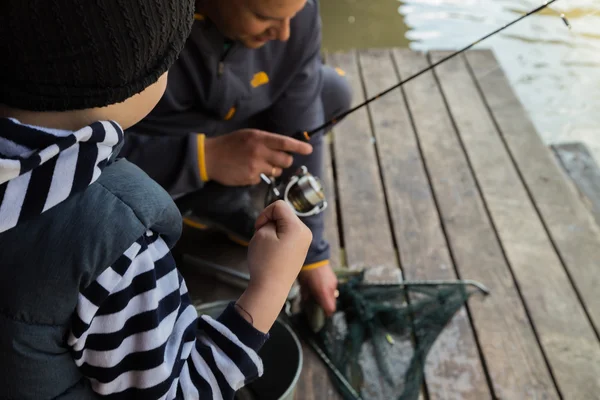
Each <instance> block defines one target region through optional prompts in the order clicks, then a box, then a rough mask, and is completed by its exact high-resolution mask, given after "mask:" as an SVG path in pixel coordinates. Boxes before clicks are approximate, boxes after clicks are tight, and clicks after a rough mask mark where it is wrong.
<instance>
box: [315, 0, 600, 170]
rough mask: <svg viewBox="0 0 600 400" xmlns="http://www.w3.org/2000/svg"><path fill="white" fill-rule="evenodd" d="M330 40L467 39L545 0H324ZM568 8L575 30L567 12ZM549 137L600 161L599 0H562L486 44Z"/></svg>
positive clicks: (419, 46) (429, 46) (332, 44)
mask: <svg viewBox="0 0 600 400" xmlns="http://www.w3.org/2000/svg"><path fill="white" fill-rule="evenodd" d="M320 4H321V13H322V17H323V47H324V49H325V50H329V51H336V50H347V49H351V48H359V49H360V48H368V47H392V46H398V47H410V48H411V49H414V50H422V51H425V50H447V49H453V50H454V49H458V48H461V47H464V46H465V45H467V44H469V43H470V42H472V41H474V40H476V39H477V38H479V37H481V36H483V35H484V34H486V33H488V32H490V31H492V30H494V29H495V28H497V27H500V26H502V25H504V24H505V23H507V22H510V21H511V20H513V19H515V18H517V17H519V16H520V15H522V14H524V13H526V12H527V11H529V10H530V9H533V8H535V7H537V6H539V5H540V4H541V2H540V1H539V0H512V1H511V0H405V1H402V2H400V1H398V0H321V2H320ZM561 13H564V14H565V15H566V17H567V19H568V20H569V22H570V23H571V26H572V29H571V30H569V29H568V28H567V27H566V26H565V24H564V23H563V21H562V20H561V19H560V14H561ZM478 48H492V49H493V50H494V52H495V54H496V57H497V58H498V60H499V62H500V65H501V66H502V68H503V69H504V71H505V72H506V74H507V75H508V78H509V80H510V82H511V84H512V86H513V88H514V89H515V90H516V92H517V95H518V96H519V98H520V99H521V101H522V102H523V105H524V106H525V108H526V109H527V111H528V112H529V115H530V117H531V119H532V120H533V122H534V124H535V126H536V128H537V130H538V132H539V134H540V135H541V137H542V138H543V140H544V141H545V142H546V143H548V144H552V143H561V142H570V141H581V142H583V143H585V144H586V145H587V146H588V148H589V149H590V150H591V151H592V153H593V154H594V155H595V157H596V160H597V161H598V162H599V163H600V0H559V1H557V2H556V3H554V4H553V5H552V10H548V9H546V10H544V11H543V12H541V13H539V14H536V15H533V16H530V17H528V18H527V19H525V20H523V21H521V22H520V23H519V24H517V25H514V26H513V27H511V28H508V29H507V30H505V31H504V32H502V33H500V34H498V35H496V36H494V37H492V38H491V39H489V40H487V41H485V42H484V43H482V44H480V45H479V46H478Z"/></svg>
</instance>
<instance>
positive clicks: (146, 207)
mask: <svg viewBox="0 0 600 400" xmlns="http://www.w3.org/2000/svg"><path fill="white" fill-rule="evenodd" d="M148 229H152V230H153V231H154V232H156V233H158V234H160V235H161V236H162V238H163V239H164V240H165V242H166V243H167V244H168V245H169V247H172V246H173V245H174V244H175V242H176V241H177V240H178V238H179V235H180V234H181V215H180V214H179V211H178V209H177V208H176V206H175V204H174V203H173V201H172V200H171V198H170V197H169V195H168V194H167V193H166V192H165V191H164V190H163V189H162V188H161V187H160V186H158V185H157V184H156V183H155V182H154V181H152V180H151V179H150V178H148V176H147V175H146V174H145V173H143V172H142V171H141V170H140V169H138V168H137V167H136V166H134V165H133V164H130V163H129V162H127V161H125V160H119V161H117V162H115V163H113V164H111V165H109V166H107V167H106V168H105V169H104V171H103V173H102V175H101V176H100V178H99V179H98V181H96V182H95V183H93V184H92V185H90V186H89V187H88V189H87V190H85V191H84V192H82V193H79V194H76V195H73V196H72V197H70V198H69V199H67V200H65V201H64V202H63V203H61V204H59V205H57V206H56V207H54V208H52V209H50V210H48V211H46V212H44V213H42V214H41V215H39V216H37V217H35V218H32V219H30V220H27V221H25V222H23V223H20V224H19V225H17V226H16V227H15V228H13V229H10V230H8V231H6V232H4V233H1V234H0V273H1V277H2V279H1V280H0V398H1V399H36V400H37V399H49V398H60V399H91V398H96V397H97V396H95V395H94V393H93V392H92V390H91V388H90V385H89V382H88V381H87V380H86V379H85V378H84V377H83V376H82V375H81V373H80V372H79V369H78V367H77V366H76V365H75V362H74V360H73V357H72V355H71V352H70V349H69V347H68V346H67V344H66V341H67V339H68V335H69V331H70V321H71V317H72V315H73V313H74V311H75V307H76V305H77V298H78V293H79V292H80V291H81V290H82V289H83V288H85V287H87V286H88V285H89V284H90V283H91V282H93V281H94V280H95V279H96V278H97V276H98V275H99V274H100V273H101V272H102V271H103V270H104V269H105V268H106V267H108V266H110V265H111V264H112V263H113V262H114V261H115V260H116V259H117V258H118V257H119V256H120V255H121V254H123V252H124V251H125V250H127V248H128V247H129V246H131V244H133V242H135V241H136V240H137V239H138V238H139V237H141V236H142V235H143V234H144V233H145V232H146V231H147V230H148Z"/></svg>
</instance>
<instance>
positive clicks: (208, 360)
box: [69, 232, 268, 399]
mask: <svg viewBox="0 0 600 400" xmlns="http://www.w3.org/2000/svg"><path fill="white" fill-rule="evenodd" d="M267 337H268V335H264V334H262V333H261V332H259V331H257V330H256V329H254V328H253V327H252V326H251V325H250V324H249V323H248V322H247V321H246V320H244V319H243V318H242V317H241V316H240V315H239V314H238V313H237V311H235V310H234V309H233V307H232V305H230V306H229V307H228V308H227V309H226V310H225V311H224V312H223V313H222V314H221V316H220V317H219V318H217V319H213V318H210V317H208V316H201V317H200V318H199V317H198V314H197V312H196V309H195V308H194V306H193V305H192V304H191V302H190V298H189V296H188V293H187V288H186V285H185V282H184V280H183V278H182V276H181V275H180V274H179V272H178V270H177V268H176V267H175V262H174V260H173V257H172V256H171V253H170V251H169V248H168V247H167V245H166V244H165V242H164V241H163V240H162V239H161V238H160V237H159V236H158V235H155V234H153V233H152V232H147V234H146V235H144V236H143V237H142V238H140V239H139V240H137V241H136V242H135V243H134V244H133V245H132V246H131V247H130V248H129V249H128V250H127V251H126V252H125V253H124V254H123V255H122V256H121V257H120V258H119V259H118V260H117V261H116V262H115V263H114V264H113V265H112V266H110V267H109V268H107V269H106V270H105V271H103V272H102V273H101V274H100V276H98V278H97V279H96V280H95V281H94V282H93V283H92V284H91V285H90V286H88V287H87V288H85V289H84V290H82V292H81V293H80V294H79V300H78V304H77V310H76V312H75V315H74V318H73V323H72V329H71V334H70V337H69V346H70V347H71V349H72V352H73V355H74V358H75V362H76V364H77V365H78V366H79V368H80V370H81V371H82V373H83V375H84V376H86V377H87V378H88V379H90V381H91V384H92V388H93V390H94V391H95V392H97V393H98V394H100V395H104V396H108V397H111V398H145V399H146V398H147V399H174V398H178V399H179V398H183V399H199V398H201V399H232V398H233V396H234V393H235V391H236V390H238V389H239V388H241V387H242V386H244V385H245V384H247V383H249V382H250V381H252V380H253V379H255V378H257V377H259V376H260V375H262V373H263V366H262V361H261V360H260V358H259V356H258V354H257V351H258V349H259V348H260V347H261V346H262V345H263V344H264V342H265V341H266V339H267Z"/></svg>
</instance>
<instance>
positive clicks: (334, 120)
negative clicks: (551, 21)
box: [293, 0, 571, 142]
mask: <svg viewBox="0 0 600 400" xmlns="http://www.w3.org/2000/svg"><path fill="white" fill-rule="evenodd" d="M556 1H558V0H549V1H546V2H544V4H542V5H541V6H539V7H536V8H534V9H533V10H531V11H529V12H528V13H526V14H523V15H521V16H520V17H519V18H517V19H515V20H513V21H511V22H509V23H507V24H506V25H504V26H502V27H500V28H498V29H496V30H494V31H493V32H490V33H488V34H487V35H485V36H483V37H481V38H480V39H477V40H476V41H474V42H473V43H471V44H469V45H468V46H465V47H464V48H462V49H460V50H457V51H455V52H454V53H451V54H449V55H448V56H446V57H444V58H442V59H440V60H439V61H437V62H435V63H433V64H431V65H430V66H428V67H427V68H424V69H422V70H421V71H419V72H417V73H415V74H414V75H411V76H409V77H408V78H406V79H404V80H402V81H400V82H398V83H397V84H395V85H394V86H392V87H390V88H388V89H385V90H384V91H382V92H381V93H379V94H376V95H375V96H373V97H371V98H370V99H367V100H366V101H364V102H362V103H360V104H359V105H357V106H355V107H353V108H351V109H349V110H348V111H345V112H343V113H341V114H339V115H337V116H335V117H333V118H332V119H330V120H329V121H327V122H325V123H324V124H323V125H321V126H318V127H316V128H314V129H312V130H309V131H304V132H298V133H296V134H295V135H294V136H293V137H294V139H298V140H301V141H304V142H308V141H309V140H310V138H311V137H312V136H314V135H315V134H317V133H318V132H320V131H322V130H324V129H328V128H331V127H332V126H333V125H335V124H336V123H337V122H338V121H340V120H341V119H343V118H345V117H347V116H348V115H350V114H352V113H353V112H355V111H357V110H360V109H361V108H363V107H365V106H367V105H368V104H370V103H371V102H373V101H375V100H377V99H378V98H380V97H382V96H385V95H386V94H388V93H389V92H391V91H393V90H394V89H397V88H399V87H400V86H402V85H404V84H406V83H408V82H410V81H412V80H413V79H415V78H418V77H419V76H421V75H423V74H424V73H426V72H429V71H431V70H432V69H434V68H435V67H437V66H439V65H440V64H443V63H445V62H446V61H448V60H450V59H452V58H454V57H456V56H458V55H460V54H462V53H464V52H466V51H467V50H469V49H471V48H472V47H473V46H475V45H477V44H479V43H481V42H483V41H484V40H486V39H489V38H490V37H492V36H494V35H496V34H498V33H500V32H502V31H503V30H505V29H507V28H509V27H511V26H512V25H514V24H516V23H518V22H520V21H522V20H523V19H525V18H527V17H529V16H531V15H533V14H536V13H538V12H540V11H541V10H543V9H545V8H548V7H549V6H550V5H552V3H555V2H556ZM560 18H561V19H562V21H563V22H564V24H565V25H566V26H567V27H568V28H569V29H571V24H570V23H569V21H568V20H567V18H566V17H565V15H564V14H560Z"/></svg>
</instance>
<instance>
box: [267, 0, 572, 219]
mask: <svg viewBox="0 0 600 400" xmlns="http://www.w3.org/2000/svg"><path fill="white" fill-rule="evenodd" d="M557 1H558V0H549V1H546V2H545V3H544V4H542V5H541V6H539V7H536V8H534V9H532V10H531V11H529V12H527V13H525V14H523V15H521V16H520V17H519V18H516V19H515V20H513V21H511V22H509V23H507V24H505V25H503V26H501V27H500V28H498V29H496V30H494V31H493V32H490V33H488V34H487V35H485V36H483V37H482V38H480V39H478V40H476V41H474V42H472V43H471V44H469V45H467V46H465V47H464V48H462V49H460V50H458V51H455V52H453V53H451V54H449V55H447V56H446V57H443V58H442V59H440V60H438V61H437V62H435V63H433V64H431V65H430V66H428V67H426V68H424V69H422V70H421V71H419V72H417V73H415V74H414V75H412V76H409V77H408V78H406V79H404V80H402V81H400V82H398V83H397V84H395V85H393V86H392V87H390V88H388V89H386V90H384V91H382V92H380V93H379V94H377V95H375V96H373V97H371V98H369V99H367V100H366V101H364V102H363V103H361V104H359V105H357V106H355V107H353V108H351V109H349V110H347V111H345V112H343V113H341V114H339V115H338V116H336V117H334V118H332V119H331V120H329V121H327V122H325V123H324V124H322V125H321V126H319V127H317V128H314V129H312V130H309V131H304V132H298V133H296V134H295V135H293V137H294V138H295V139H298V140H301V141H305V142H308V141H309V140H310V138H311V137H312V136H313V135H315V134H316V133H318V132H321V131H322V130H326V129H328V128H331V127H332V126H333V125H335V124H336V123H337V122H338V121H340V120H341V119H342V118H345V117H346V116H348V115H350V114H352V113H353V112H355V111H357V110H359V109H361V108H363V107H365V106H367V105H368V104H370V103H371V102H373V101H375V100H377V99H378V98H380V97H382V96H385V95H386V94H388V93H390V92H391V91H393V90H395V89H397V88H399V87H401V86H402V85H404V84H406V83H408V82H410V81H412V80H413V79H415V78H417V77H419V76H421V75H423V74H425V73H426V72H429V71H431V70H433V69H434V68H435V67H437V66H439V65H440V64H443V63H445V62H446V61H448V60H450V59H452V58H454V57H456V56H458V55H460V54H462V53H464V52H466V51H467V50H469V49H471V48H472V47H473V46H476V45H477V44H479V43H481V42H483V41H484V40H486V39H488V38H490V37H492V36H494V35H496V34H497V33H500V32H502V31H503V30H505V29H507V28H509V27H510V26H512V25H514V24H516V23H518V22H519V21H521V20H523V19H525V18H527V17H529V16H530V15H533V14H535V13H537V12H539V11H541V10H543V9H546V8H548V9H549V10H552V11H553V12H555V13H557V14H559V15H560V18H561V19H562V21H563V23H564V24H565V25H566V26H567V27H568V28H569V29H571V24H570V23H569V21H568V20H567V18H566V17H565V14H562V13H558V12H556V11H555V10H553V9H552V8H549V6H550V5H551V4H553V3H555V2H557ZM260 177H261V179H262V180H263V181H264V182H265V183H266V184H267V185H268V187H269V189H268V191H267V194H266V196H265V206H266V205H268V204H271V203H272V202H274V201H276V200H283V201H285V202H286V203H287V204H288V205H290V207H291V208H292V210H294V212H295V213H296V215H298V216H299V217H309V216H312V215H317V214H320V213H322V212H323V211H324V210H325V209H326V208H327V200H326V196H325V192H324V189H323V185H322V183H321V181H320V180H319V178H318V177H316V176H314V175H312V174H310V173H309V172H308V170H307V168H306V167H304V166H303V167H301V168H300V169H299V170H298V171H297V172H296V173H295V174H294V175H292V176H291V177H290V178H289V179H287V180H284V181H281V182H279V181H278V180H276V179H274V178H273V177H270V178H269V177H267V176H266V175H265V174H261V175H260Z"/></svg>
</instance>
